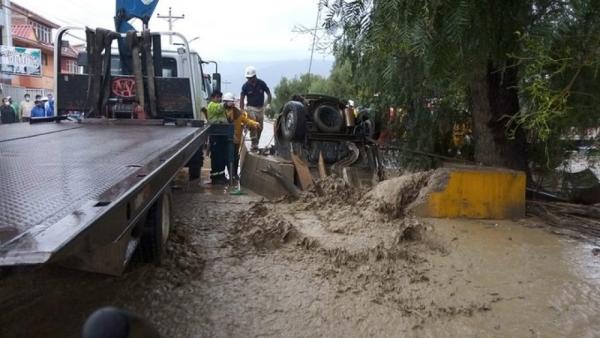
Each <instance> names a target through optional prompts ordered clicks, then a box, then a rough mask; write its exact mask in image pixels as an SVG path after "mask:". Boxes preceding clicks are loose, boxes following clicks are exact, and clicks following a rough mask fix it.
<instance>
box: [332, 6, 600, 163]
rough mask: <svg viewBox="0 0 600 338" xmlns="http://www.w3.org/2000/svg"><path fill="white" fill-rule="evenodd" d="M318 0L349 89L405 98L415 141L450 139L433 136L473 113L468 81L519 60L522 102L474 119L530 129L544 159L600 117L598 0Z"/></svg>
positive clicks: (427, 145)
mask: <svg viewBox="0 0 600 338" xmlns="http://www.w3.org/2000/svg"><path fill="white" fill-rule="evenodd" d="M322 4H323V5H325V6H326V7H327V9H328V11H327V15H326V21H325V24H324V27H325V28H326V29H327V30H328V31H329V33H330V34H331V35H333V36H334V37H335V38H336V39H335V43H334V51H335V55H336V61H337V64H339V65H343V66H345V67H346V65H348V66H347V67H349V69H350V72H348V73H350V74H351V76H350V78H349V80H350V81H349V82H345V84H346V85H347V88H348V90H350V95H349V97H356V98H358V101H359V102H361V103H364V104H369V105H374V106H376V107H379V109H380V111H381V110H383V111H385V109H386V107H389V106H402V107H406V108H407V109H408V110H409V118H408V119H407V122H406V125H408V126H409V127H408V128H406V130H407V131H408V135H407V137H406V140H407V142H408V143H409V144H408V147H410V148H411V149H418V150H426V151H431V150H433V149H437V150H438V151H442V149H444V147H445V146H444V145H443V143H444V142H445V141H444V140H439V139H436V138H447V137H448V136H447V135H448V132H449V128H451V126H452V125H453V123H454V122H458V121H460V120H464V119H465V116H466V118H467V119H468V118H470V111H471V109H470V106H471V105H472V103H473V97H471V94H470V91H469V88H470V87H471V86H472V85H473V84H475V83H476V81H481V80H480V79H482V78H483V79H485V78H486V76H487V78H488V79H489V76H490V74H491V75H494V76H497V74H499V75H500V77H501V81H511V80H506V79H505V78H504V74H505V73H506V72H507V70H508V69H511V68H513V67H514V68H516V72H512V73H513V74H514V73H516V74H517V79H516V82H514V84H513V83H512V82H511V84H509V85H510V86H511V87H508V88H517V89H518V92H519V98H518V100H519V102H518V106H516V107H514V109H513V108H511V109H513V110H512V111H509V112H507V115H506V116H500V117H498V120H497V121H474V122H475V123H479V125H484V126H485V125H486V124H488V123H490V122H494V123H496V124H498V125H499V126H500V128H502V127H504V128H505V133H506V137H507V138H510V137H515V135H517V134H524V133H523V132H521V131H520V130H524V131H525V132H526V135H527V136H528V140H529V144H530V147H531V149H530V154H531V159H533V160H535V161H538V162H539V163H542V162H545V163H546V165H548V166H550V165H551V164H552V163H556V162H558V161H559V157H560V156H562V154H564V152H563V151H562V150H561V147H562V146H563V145H564V142H561V141H560V140H561V138H564V135H565V133H566V131H568V130H571V129H572V128H585V127H590V126H598V125H600V116H599V114H600V109H598V108H597V107H599V106H600V81H599V79H598V76H599V74H600V72H599V70H600V20H598V18H599V17H600V1H597V0H507V1H499V0H486V1H469V0H443V1H440V0H329V1H327V0H323V1H322ZM513 70H514V69H513ZM492 94H493V95H500V94H502V93H492ZM431 98H437V99H439V100H441V101H440V102H441V104H440V105H439V106H438V108H436V110H435V111H434V112H433V113H431V112H430V111H428V110H426V109H423V106H424V104H425V102H426V101H427V100H428V99H431ZM489 109H491V107H490V108H489ZM406 125H405V126H404V127H406ZM432 130H433V131H434V132H430V131H432ZM496 139H497V135H494V140H496ZM475 141H476V142H477V141H478V140H475ZM548 147H553V148H552V149H549V148H548Z"/></svg>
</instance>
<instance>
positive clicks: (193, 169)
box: [187, 147, 204, 181]
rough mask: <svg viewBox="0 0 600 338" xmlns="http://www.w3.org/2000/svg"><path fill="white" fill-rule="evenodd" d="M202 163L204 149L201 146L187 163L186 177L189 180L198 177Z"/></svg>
mask: <svg viewBox="0 0 600 338" xmlns="http://www.w3.org/2000/svg"><path fill="white" fill-rule="evenodd" d="M203 164H204V149H203V148H202V147H201V148H200V149H198V151H196V153H194V155H193V156H192V158H191V159H190V160H189V162H188V163H187V167H188V179H189V180H190V181H193V180H196V179H199V178H200V174H201V172H202V165H203Z"/></svg>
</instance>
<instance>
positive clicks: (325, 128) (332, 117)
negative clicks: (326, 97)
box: [313, 104, 344, 133]
mask: <svg viewBox="0 0 600 338" xmlns="http://www.w3.org/2000/svg"><path fill="white" fill-rule="evenodd" d="M313 121H314V122H315V124H316V125H317V128H319V130H320V131H322V132H326V133H337V132H339V131H340V130H341V129H342V127H343V126H344V116H343V115H342V112H341V111H340V109H339V108H337V107H335V106H332V105H329V104H322V105H320V106H318V107H317V108H316V109H315V112H314V113H313Z"/></svg>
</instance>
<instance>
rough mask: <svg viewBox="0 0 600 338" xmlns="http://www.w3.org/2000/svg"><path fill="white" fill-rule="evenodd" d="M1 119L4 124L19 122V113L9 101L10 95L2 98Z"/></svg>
mask: <svg viewBox="0 0 600 338" xmlns="http://www.w3.org/2000/svg"><path fill="white" fill-rule="evenodd" d="M0 121H2V123H3V124H6V123H15V122H17V113H16V112H15V109H14V108H13V107H12V106H11V105H10V102H8V97H5V98H3V99H2V107H0Z"/></svg>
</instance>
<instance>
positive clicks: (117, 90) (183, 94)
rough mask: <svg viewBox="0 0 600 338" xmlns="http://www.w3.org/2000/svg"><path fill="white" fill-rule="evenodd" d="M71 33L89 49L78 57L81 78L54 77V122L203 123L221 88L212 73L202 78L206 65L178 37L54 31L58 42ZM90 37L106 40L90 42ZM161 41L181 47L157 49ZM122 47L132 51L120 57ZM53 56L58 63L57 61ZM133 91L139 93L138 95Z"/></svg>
mask: <svg viewBox="0 0 600 338" xmlns="http://www.w3.org/2000/svg"><path fill="white" fill-rule="evenodd" d="M71 30H79V31H84V32H85V33H86V34H87V36H86V41H88V42H89V41H92V43H91V44H90V43H88V44H87V45H86V50H85V52H81V53H80V55H79V57H78V66H80V68H79V69H80V70H82V71H83V72H82V73H80V74H63V73H61V72H58V73H57V76H56V84H55V88H56V92H57V95H56V96H57V100H56V107H57V112H58V115H59V116H61V115H62V116H64V115H66V114H69V113H70V112H77V113H78V114H80V113H83V115H85V116H86V117H107V118H115V119H123V118H126V119H148V118H151V119H163V120H172V119H187V120H190V119H193V120H205V115H204V114H203V113H202V111H203V110H204V108H206V106H207V104H208V97H209V95H210V93H211V92H212V90H213V87H215V88H219V87H220V83H219V82H220V75H219V74H218V73H215V74H213V76H212V79H211V76H210V75H208V74H206V73H205V72H204V69H203V65H204V64H205V63H206V62H204V61H203V60H202V58H201V57H200V55H199V54H198V53H197V52H194V51H191V50H190V49H189V44H188V42H187V40H186V39H185V37H183V36H182V35H181V34H178V33H174V32H166V33H165V32H163V33H154V32H145V34H141V33H134V35H130V34H123V33H116V32H110V31H106V30H96V31H94V30H91V29H89V28H87V29H82V28H77V27H65V28H63V29H60V30H59V31H58V37H59V39H62V37H63V36H67V35H71V33H70V31H71ZM90 34H91V36H100V35H102V34H104V35H106V36H104V35H102V37H100V38H94V39H90ZM165 36H171V37H179V38H180V40H181V43H180V44H179V45H162V44H161V38H164V37H165ZM59 39H57V40H59ZM59 41H62V40H59ZM98 41H101V43H100V44H98ZM102 41H104V42H102ZM124 41H127V43H129V44H131V43H132V41H133V46H134V47H133V48H135V49H136V51H135V52H133V51H130V50H126V52H124V49H123V45H125V43H124ZM118 45H119V47H120V48H118V47H117V46H118ZM163 46H164V48H163ZM107 53H110V58H108V57H107ZM55 54H56V55H55V57H56V58H57V59H58V60H59V61H60V57H61V55H60V54H59V53H55ZM108 60H110V63H109V62H107V61H108ZM123 63H125V64H123ZM134 65H135V67H134ZM138 87H141V88H143V90H141V91H138V90H137V88H138Z"/></svg>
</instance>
